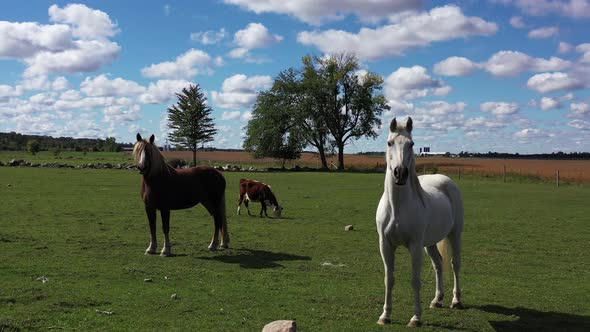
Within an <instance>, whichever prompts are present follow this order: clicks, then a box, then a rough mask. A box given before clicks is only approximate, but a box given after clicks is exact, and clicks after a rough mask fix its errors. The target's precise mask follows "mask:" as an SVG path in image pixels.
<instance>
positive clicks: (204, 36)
mask: <svg viewBox="0 0 590 332" xmlns="http://www.w3.org/2000/svg"><path fill="white" fill-rule="evenodd" d="M225 37H227V32H226V31H225V29H224V28H221V29H219V31H214V30H208V31H199V32H193V33H191V40H194V41H197V42H199V43H201V44H203V45H213V44H217V43H218V42H220V41H222V40H223V39H224V38H225Z"/></svg>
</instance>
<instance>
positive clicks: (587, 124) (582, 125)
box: [567, 119, 590, 131]
mask: <svg viewBox="0 0 590 332" xmlns="http://www.w3.org/2000/svg"><path fill="white" fill-rule="evenodd" d="M567 125H568V126H570V127H572V128H576V129H578V130H584V131H590V121H586V120H580V119H575V120H572V121H570V122H568V124H567Z"/></svg>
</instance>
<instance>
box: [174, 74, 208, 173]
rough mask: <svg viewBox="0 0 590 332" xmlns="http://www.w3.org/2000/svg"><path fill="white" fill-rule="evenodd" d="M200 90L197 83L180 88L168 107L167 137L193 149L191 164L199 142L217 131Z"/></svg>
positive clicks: (204, 140) (195, 162) (194, 160)
mask: <svg viewBox="0 0 590 332" xmlns="http://www.w3.org/2000/svg"><path fill="white" fill-rule="evenodd" d="M200 90H201V88H200V86H199V85H198V84H197V85H192V84H191V85H190V86H189V87H188V88H184V89H182V92H181V93H177V94H176V97H177V98H178V102H177V103H176V104H175V105H172V106H171V107H169V108H168V126H169V127H170V128H171V129H172V132H170V133H169V134H168V138H169V139H170V141H171V142H172V143H176V144H178V145H181V146H184V147H186V148H187V149H190V150H191V151H193V165H196V164H197V148H198V146H199V144H201V145H203V144H204V143H207V142H211V141H213V136H215V134H216V133H217V129H215V125H214V123H213V119H212V118H211V117H210V115H211V112H212V109H211V107H209V106H208V105H207V98H206V97H205V95H204V94H203V93H202V92H201V91H200Z"/></svg>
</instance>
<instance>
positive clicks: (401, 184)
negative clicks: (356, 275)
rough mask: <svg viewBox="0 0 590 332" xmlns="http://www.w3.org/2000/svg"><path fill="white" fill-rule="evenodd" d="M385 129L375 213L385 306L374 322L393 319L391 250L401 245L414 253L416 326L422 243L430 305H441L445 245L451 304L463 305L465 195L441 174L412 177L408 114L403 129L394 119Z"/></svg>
mask: <svg viewBox="0 0 590 332" xmlns="http://www.w3.org/2000/svg"><path fill="white" fill-rule="evenodd" d="M389 130H390V132H389V136H388V138H387V145H388V147H387V153H386V158H387V170H386V173H385V185H384V190H383V195H382V196H381V200H380V201H379V207H378V208H377V216H376V219H377V232H378V233H379V248H380V249H381V257H382V258H383V265H384V267H385V304H384V305H383V313H382V314H381V316H380V317H379V321H378V322H377V323H378V324H381V325H384V324H390V323H391V304H392V288H393V284H394V265H395V250H396V249H397V247H398V246H400V245H403V246H405V247H407V248H408V249H409V251H410V254H411V257H412V288H413V289H414V316H413V317H412V318H411V319H410V322H409V323H408V326H410V327H416V326H420V325H422V305H421V303H420V287H421V279H420V272H421V268H422V262H423V259H424V253H423V251H422V248H424V247H425V248H426V252H427V253H428V255H429V256H430V259H431V260H432V265H433V267H434V270H435V272H436V293H435V295H434V299H433V300H432V302H431V303H430V307H431V308H440V307H442V301H443V297H444V292H443V257H442V256H441V252H442V254H443V255H446V253H447V252H448V250H447V248H446V247H447V246H448V245H450V249H451V250H450V251H451V253H452V261H451V263H452V268H453V274H454V281H455V285H454V288H453V301H452V302H451V308H455V309H461V308H463V304H462V303H461V288H460V287H459V269H460V268H461V233H462V231H463V199H462V197H461V191H460V190H459V188H458V187H457V185H456V184H455V183H454V182H453V181H452V180H451V179H449V178H448V177H446V176H444V175H439V174H435V175H422V176H420V177H418V176H417V175H416V164H415V160H414V152H413V149H412V146H413V145H414V142H413V141H412V135H411V134H412V118H408V120H407V121H406V125H405V127H401V126H398V125H397V122H396V120H395V118H394V119H393V120H392V121H391V124H390V126H389ZM443 240H445V241H443ZM437 244H438V245H439V247H440V249H441V251H439V247H437Z"/></svg>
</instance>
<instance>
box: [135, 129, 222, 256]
mask: <svg viewBox="0 0 590 332" xmlns="http://www.w3.org/2000/svg"><path fill="white" fill-rule="evenodd" d="M154 139H155V137H154V135H152V136H150V138H149V140H144V139H142V138H141V135H140V134H139V133H138V134H137V142H136V143H135V146H134V147H133V155H134V157H135V161H136V163H137V168H138V169H139V172H140V173H141V174H142V175H143V181H142V185H141V198H142V200H143V202H144V203H145V212H146V213H147V217H148V221H149V225H150V234H151V238H150V245H149V247H148V248H147V249H146V251H145V253H146V255H153V254H156V250H157V247H158V242H157V239H156V210H160V215H161V217H162V229H163V231H164V247H163V248H162V252H161V255H162V256H170V255H171V254H172V250H171V248H172V245H171V244H170V238H169V232H170V210H180V209H188V208H191V207H193V206H195V205H197V204H199V203H202V204H203V205H204V206H205V208H207V211H209V214H211V215H212V216H213V219H214V221H215V232H214V233H213V238H212V239H211V244H209V249H210V250H216V249H217V247H218V246H219V242H220V238H221V247H222V248H227V247H228V245H229V232H228V230H227V220H226V215H225V178H224V177H223V174H221V173H220V172H219V171H217V170H216V169H214V168H212V167H208V166H198V167H192V168H188V169H175V168H173V167H172V166H170V165H168V164H167V163H166V161H165V160H164V156H162V154H161V153H160V149H158V147H157V146H156V145H155V144H154Z"/></svg>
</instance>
